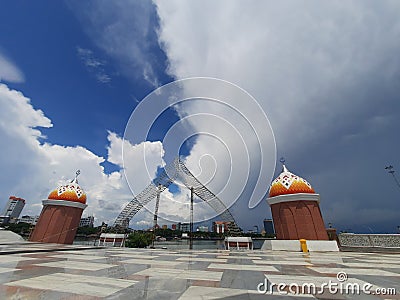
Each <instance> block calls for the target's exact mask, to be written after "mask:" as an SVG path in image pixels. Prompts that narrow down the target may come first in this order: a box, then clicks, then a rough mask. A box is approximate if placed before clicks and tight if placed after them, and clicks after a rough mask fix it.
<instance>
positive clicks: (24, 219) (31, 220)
mask: <svg viewBox="0 0 400 300" xmlns="http://www.w3.org/2000/svg"><path fill="white" fill-rule="evenodd" d="M38 220H39V216H22V217H21V218H20V219H19V220H18V223H28V224H31V225H36V223H37V221H38Z"/></svg>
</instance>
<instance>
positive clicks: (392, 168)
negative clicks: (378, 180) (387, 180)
mask: <svg viewBox="0 0 400 300" xmlns="http://www.w3.org/2000/svg"><path fill="white" fill-rule="evenodd" d="M385 170H387V171H388V173H389V174H390V175H392V176H393V179H394V181H395V182H396V185H397V186H398V187H399V188H400V182H399V181H398V180H397V177H396V175H394V173H395V171H394V167H393V166H392V165H390V166H387V167H385Z"/></svg>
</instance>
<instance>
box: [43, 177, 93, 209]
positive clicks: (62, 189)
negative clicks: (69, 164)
mask: <svg viewBox="0 0 400 300" xmlns="http://www.w3.org/2000/svg"><path fill="white" fill-rule="evenodd" d="M78 175H79V173H78V172H77V176H78ZM48 199H49V200H64V201H72V202H80V203H83V204H86V194H85V192H84V191H83V189H82V188H81V187H80V186H79V184H78V179H77V178H76V177H75V179H74V180H72V181H71V182H70V183H67V184H65V185H61V186H59V187H58V188H56V189H55V190H53V191H51V193H50V194H49V197H48Z"/></svg>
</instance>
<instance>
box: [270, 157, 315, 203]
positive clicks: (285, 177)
mask: <svg viewBox="0 0 400 300" xmlns="http://www.w3.org/2000/svg"><path fill="white" fill-rule="evenodd" d="M300 193H307V194H315V191H314V189H313V188H312V187H311V184H309V183H308V182H307V181H306V180H305V179H303V178H301V177H300V176H297V175H295V174H293V173H291V172H289V171H288V169H287V168H286V166H285V165H283V170H282V173H281V174H279V176H278V177H277V178H276V179H275V180H274V181H272V183H271V187H270V189H269V197H276V196H281V195H288V194H300Z"/></svg>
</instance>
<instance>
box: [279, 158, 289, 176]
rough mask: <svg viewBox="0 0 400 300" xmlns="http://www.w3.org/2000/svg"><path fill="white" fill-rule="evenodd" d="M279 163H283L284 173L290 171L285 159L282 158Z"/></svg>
mask: <svg viewBox="0 0 400 300" xmlns="http://www.w3.org/2000/svg"><path fill="white" fill-rule="evenodd" d="M279 161H280V162H281V163H282V172H288V169H286V166H285V162H286V160H285V158H284V157H283V156H282V157H281V158H280V160H279Z"/></svg>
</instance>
